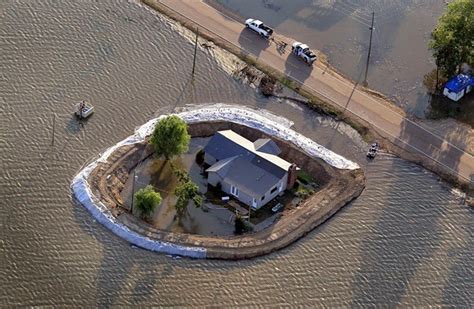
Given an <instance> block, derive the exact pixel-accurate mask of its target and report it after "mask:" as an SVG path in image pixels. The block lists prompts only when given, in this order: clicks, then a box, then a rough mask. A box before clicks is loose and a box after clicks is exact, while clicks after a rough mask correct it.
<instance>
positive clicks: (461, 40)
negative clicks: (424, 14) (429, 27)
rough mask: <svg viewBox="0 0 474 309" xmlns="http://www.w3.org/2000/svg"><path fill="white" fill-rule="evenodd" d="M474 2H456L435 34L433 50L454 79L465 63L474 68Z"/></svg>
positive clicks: (444, 71)
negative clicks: (454, 75)
mask: <svg viewBox="0 0 474 309" xmlns="http://www.w3.org/2000/svg"><path fill="white" fill-rule="evenodd" d="M473 42H474V1H472V0H455V1H453V2H451V3H449V4H448V10H447V12H446V13H444V14H443V15H442V16H441V17H440V19H439V20H438V24H437V26H436V28H435V29H434V30H433V32H432V33H431V41H430V49H431V50H432V51H433V56H434V58H435V59H436V65H437V67H438V68H439V69H440V70H441V71H442V72H443V73H444V74H445V75H446V76H452V75H453V74H455V73H456V71H458V70H459V69H460V67H461V65H462V64H463V63H467V64H468V65H473V64H474V48H473Z"/></svg>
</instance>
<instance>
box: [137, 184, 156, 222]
mask: <svg viewBox="0 0 474 309" xmlns="http://www.w3.org/2000/svg"><path fill="white" fill-rule="evenodd" d="M134 199H135V205H136V206H135V207H136V208H137V209H138V210H139V211H140V217H142V218H147V217H148V216H150V214H151V213H152V212H153V211H154V210H155V208H156V206H158V205H160V204H161V195H160V193H158V192H156V191H155V189H153V186H151V185H148V186H146V187H145V188H142V189H140V190H138V191H137V192H136V193H135V195H134Z"/></svg>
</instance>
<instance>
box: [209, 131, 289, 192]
mask: <svg viewBox="0 0 474 309" xmlns="http://www.w3.org/2000/svg"><path fill="white" fill-rule="evenodd" d="M257 147H259V148H260V149H258V150H257V149H256V148H257ZM204 151H205V152H206V153H208V154H209V155H211V156H213V157H214V158H216V159H217V161H218V162H216V163H215V164H214V165H212V166H211V167H210V168H208V169H207V171H208V172H216V173H217V174H218V175H219V176H220V177H221V178H223V179H225V181H227V182H228V183H231V184H234V185H235V186H238V187H239V188H240V189H241V190H242V191H245V192H247V193H251V194H252V195H253V196H255V195H258V196H261V195H263V194H265V193H266V192H267V191H268V190H269V189H271V188H272V187H273V186H275V185H276V184H277V183H278V181H279V180H280V179H281V178H282V177H283V176H285V174H286V172H287V171H288V168H289V167H290V165H291V163H289V162H287V161H285V160H283V159H282V158H280V157H278V156H277V155H275V154H274V153H275V152H277V153H280V152H281V151H280V149H279V148H278V146H277V145H276V144H275V142H273V141H272V140H270V139H259V140H257V141H255V143H252V142H251V141H249V140H248V139H246V138H244V137H242V136H240V135H239V134H237V133H235V132H233V131H232V130H225V131H219V132H217V133H216V134H214V136H213V137H212V138H211V140H210V141H209V142H208V143H207V145H206V147H204Z"/></svg>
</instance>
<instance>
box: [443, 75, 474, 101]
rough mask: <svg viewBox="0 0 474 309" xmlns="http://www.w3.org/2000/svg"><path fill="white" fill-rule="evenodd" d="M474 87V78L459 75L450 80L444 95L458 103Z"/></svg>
mask: <svg viewBox="0 0 474 309" xmlns="http://www.w3.org/2000/svg"><path fill="white" fill-rule="evenodd" d="M473 87H474V77H472V76H470V75H468V74H459V75H457V76H455V77H453V78H452V79H450V80H449V81H448V82H447V83H446V85H445V86H444V89H443V94H444V95H445V96H447V97H448V98H450V99H451V100H453V101H458V100H459V99H461V98H462V97H463V96H464V95H465V94H467V93H469V92H470V91H471V90H472V88H473Z"/></svg>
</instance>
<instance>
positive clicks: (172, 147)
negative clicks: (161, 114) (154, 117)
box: [150, 115, 191, 160]
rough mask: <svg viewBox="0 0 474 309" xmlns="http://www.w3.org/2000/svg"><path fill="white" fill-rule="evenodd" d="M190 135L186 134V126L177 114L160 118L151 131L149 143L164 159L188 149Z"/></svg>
mask: <svg viewBox="0 0 474 309" xmlns="http://www.w3.org/2000/svg"><path fill="white" fill-rule="evenodd" d="M190 139H191V137H190V136H189V134H188V126H187V125H186V123H185V122H184V121H183V120H182V119H181V118H179V117H178V116H175V115H173V116H168V117H166V118H163V119H161V120H160V121H159V122H158V123H157V125H156V127H155V130H154V131H153V134H152V136H151V138H150V143H151V144H152V145H153V147H154V149H155V152H156V154H157V155H159V156H164V157H165V159H166V160H169V159H171V158H172V157H174V156H177V155H180V154H182V153H185V152H186V151H188V145H189V141H190Z"/></svg>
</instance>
